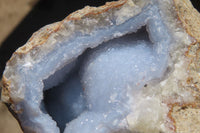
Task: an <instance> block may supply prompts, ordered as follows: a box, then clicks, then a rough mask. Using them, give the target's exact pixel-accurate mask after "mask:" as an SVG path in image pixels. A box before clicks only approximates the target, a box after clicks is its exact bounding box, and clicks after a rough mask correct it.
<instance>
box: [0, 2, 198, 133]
mask: <svg viewBox="0 0 200 133" xmlns="http://www.w3.org/2000/svg"><path fill="white" fill-rule="evenodd" d="M181 5H184V6H185V5H186V6H188V7H190V8H192V6H191V3H190V2H189V1H184V2H182V3H181V2H180V1H179V0H174V1H172V0H168V1H167V0H166V1H165V0H164V1H161V0H148V1H143V0H142V1H136V0H119V1H116V2H110V3H106V5H104V6H101V7H98V8H96V7H85V8H84V9H82V10H78V11H77V12H74V13H72V14H70V15H69V16H68V17H66V18H65V19H64V20H63V21H61V22H57V23H54V24H50V25H47V26H45V27H43V28H41V29H40V30H39V31H37V32H35V33H34V34H33V36H32V37H31V38H30V39H29V40H28V42H27V43H26V44H25V45H24V46H23V47H21V48H19V49H18V50H17V51H16V52H15V53H14V54H13V56H12V57H11V59H10V60H9V61H8V62H7V65H6V69H5V71H4V75H3V78H2V82H3V86H2V88H3V90H2V100H3V101H4V102H6V103H9V104H10V108H11V109H12V110H13V111H14V112H15V113H16V114H17V118H18V119H19V122H20V124H21V126H22V129H23V130H24V132H37V133H46V132H47V133H49V132H52V133H58V132H65V133H79V132H83V133H93V132H95V133H115V132H142V133H150V132H152V133H156V132H158V133H159V132H178V131H179V128H181V126H180V125H181V124H179V123H180V122H179V123H178V121H177V120H179V119H178V118H177V117H176V116H178V115H176V114H175V113H173V111H174V109H176V108H175V107H177V106H179V107H181V108H182V107H186V108H189V107H191V108H194V109H198V96H199V95H198V92H197V91H195V89H193V90H191V88H190V87H189V86H191V87H192V86H194V85H193V84H192V82H193V81H195V83H196V87H198V86H197V85H198V84H199V82H198V80H199V77H198V76H197V77H195V76H194V75H195V74H197V73H198V70H199V69H195V68H196V67H197V68H198V63H199V60H198V57H199V55H198V54H197V53H198V49H199V46H197V42H198V37H196V34H195V35H193V34H192V33H196V31H194V32H191V33H190V32H188V31H189V29H193V27H192V28H190V27H189V28H188V27H187V23H188V22H190V20H192V18H189V20H188V21H187V23H184V22H185V20H184V19H183V20H182V18H181V15H182V14H181V13H182V12H181V11H182V10H183V9H182V8H185V11H187V10H186V9H188V8H186V7H184V6H181ZM181 7H182V8H181ZM179 8H180V9H179ZM184 13H185V12H184ZM186 13H187V12H186ZM197 14H198V13H197ZM198 15H199V14H198ZM187 17H188V16H187ZM197 21H198V20H197ZM183 26H184V28H183ZM194 26H196V24H194ZM197 32H198V31H197ZM197 35H198V34H197ZM191 44H192V45H191ZM188 47H189V50H188ZM195 48H196V49H195ZM192 49H193V51H191V50H192ZM191 54H194V56H192V58H189V55H191ZM192 63H194V67H195V66H196V67H195V68H194V67H193V68H192V66H191V64H192ZM188 66H190V67H188ZM191 73H192V74H191ZM189 83H190V84H189ZM188 124H190V123H188ZM178 125H179V126H178ZM185 130H186V129H185ZM195 131H198V129H197V128H196V129H195Z"/></svg>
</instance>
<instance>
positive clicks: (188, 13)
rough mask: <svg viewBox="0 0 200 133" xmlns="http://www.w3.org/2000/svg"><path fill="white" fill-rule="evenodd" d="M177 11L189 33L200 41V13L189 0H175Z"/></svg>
mask: <svg viewBox="0 0 200 133" xmlns="http://www.w3.org/2000/svg"><path fill="white" fill-rule="evenodd" d="M174 3H175V7H176V11H177V14H178V17H179V19H180V21H181V22H182V24H183V27H184V28H185V29H186V31H187V33H188V34H189V35H191V36H192V37H194V38H195V39H196V40H197V41H198V42H200V28H199V27H200V14H199V12H198V11H197V10H196V9H195V8H194V7H193V6H192V3H191V2H190V1H189V0H174Z"/></svg>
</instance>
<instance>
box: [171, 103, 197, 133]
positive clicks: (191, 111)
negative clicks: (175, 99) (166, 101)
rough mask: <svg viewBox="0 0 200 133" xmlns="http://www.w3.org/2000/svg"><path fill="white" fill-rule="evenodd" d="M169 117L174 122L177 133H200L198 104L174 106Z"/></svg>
mask: <svg viewBox="0 0 200 133" xmlns="http://www.w3.org/2000/svg"><path fill="white" fill-rule="evenodd" d="M168 116H169V118H170V119H171V120H172V121H173V124H174V126H175V132H176V133H198V132H199V131H200V126H199V123H200V106H199V105H197V104H194V103H191V104H179V103H175V104H172V105H170V112H169V114H168Z"/></svg>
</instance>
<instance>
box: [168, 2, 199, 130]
mask: <svg viewBox="0 0 200 133" xmlns="http://www.w3.org/2000/svg"><path fill="white" fill-rule="evenodd" d="M174 3H175V7H176V11H177V15H178V19H179V20H180V21H181V23H182V25H183V27H184V28H185V30H186V32H187V33H188V34H189V35H190V36H191V37H193V38H194V42H193V43H191V44H190V45H189V46H188V51H187V52H186V53H185V56H187V58H188V59H189V60H190V64H189V65H188V69H187V70H188V77H187V81H186V82H187V84H186V86H184V87H185V88H186V89H187V90H189V91H191V92H192V95H193V96H194V97H195V101H194V102H192V103H187V102H183V103H181V102H180V103H173V104H169V107H170V111H169V113H168V117H169V118H170V119H171V120H172V122H173V125H174V131H175V132H177V133H180V132H185V133H189V132H190V133H197V132H199V131H200V128H199V124H200V118H199V112H200V99H199V96H200V75H199V72H200V71H199V70H200V69H199V68H200V46H199V44H200V29H199V28H200V14H199V12H198V11H197V10H196V9H195V8H193V6H192V3H191V2H190V1H189V0H174Z"/></svg>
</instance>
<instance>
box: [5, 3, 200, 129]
mask: <svg viewBox="0 0 200 133" xmlns="http://www.w3.org/2000/svg"><path fill="white" fill-rule="evenodd" d="M125 3H127V0H119V1H117V2H109V3H106V5H104V6H101V7H98V8H95V7H85V8H84V9H82V10H78V11H76V12H74V13H72V14H70V15H69V16H68V17H66V18H65V19H64V20H63V21H60V22H57V23H54V24H51V25H48V26H45V27H43V28H41V29H40V30H39V31H37V32H35V33H34V34H33V35H32V37H31V38H30V39H29V40H28V42H27V43H26V44H25V45H24V46H23V47H21V48H19V49H18V50H17V51H16V52H15V53H14V54H13V56H12V57H11V59H10V60H9V61H8V63H7V65H8V66H11V67H12V66H13V65H14V64H15V62H16V60H17V58H23V56H24V55H25V54H27V53H29V52H30V51H32V50H33V49H35V48H37V47H40V46H41V45H43V44H45V43H47V41H48V38H49V37H50V36H52V34H56V33H59V31H62V30H64V28H65V26H64V24H63V23H64V22H67V21H79V20H81V19H82V18H84V17H95V16H96V15H99V14H102V13H104V12H106V11H109V10H114V9H115V8H119V7H121V6H123V5H124V4H125ZM174 4H175V7H176V12H177V15H178V18H179V20H180V22H181V23H182V25H183V27H184V28H185V30H186V32H187V33H188V34H189V35H190V36H192V37H193V38H194V41H193V43H192V44H190V45H189V47H188V51H187V52H186V53H185V56H187V58H188V59H189V60H190V62H191V63H190V64H189V66H188V75H189V76H188V77H187V83H186V85H185V84H184V87H185V88H186V89H187V90H189V91H191V93H192V94H193V96H194V97H195V102H192V103H186V102H180V103H170V102H169V103H168V106H169V108H170V111H169V113H168V117H169V118H170V119H171V122H172V125H173V126H174V127H173V130H174V132H193V133H196V132H199V131H200V129H199V126H198V125H199V124H200V119H199V112H200V99H199V96H200V76H199V72H200V47H199V45H200V30H199V27H200V14H199V13H198V12H197V11H196V10H195V9H194V8H193V6H192V4H191V2H190V1H189V0H174ZM10 84H11V81H10V80H8V79H6V77H5V76H4V75H3V77H2V100H3V101H4V102H6V103H11V104H12V103H13V100H12V99H11V96H10ZM13 110H15V109H13ZM15 113H19V112H15ZM189 125H193V127H190V126H189ZM191 129H193V130H191Z"/></svg>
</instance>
